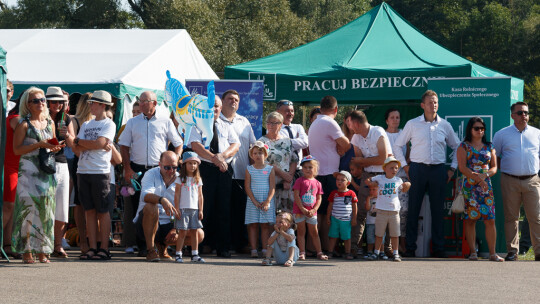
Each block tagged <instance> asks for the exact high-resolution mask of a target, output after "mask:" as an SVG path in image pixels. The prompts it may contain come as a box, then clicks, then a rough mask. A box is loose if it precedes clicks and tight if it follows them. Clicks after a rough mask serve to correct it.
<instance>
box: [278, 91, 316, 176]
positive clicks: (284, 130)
mask: <svg viewBox="0 0 540 304" xmlns="http://www.w3.org/2000/svg"><path fill="white" fill-rule="evenodd" d="M276 111H277V112H278V113H279V114H281V115H282V116H283V126H282V127H281V130H280V131H279V134H280V135H281V136H282V137H289V138H290V139H291V141H292V146H293V149H294V153H296V154H297V155H298V159H302V157H303V155H302V149H305V148H307V147H308V136H307V134H306V131H305V130H304V127H303V126H302V125H301V124H293V123H292V120H293V118H294V106H293V102H292V101H290V100H286V99H282V100H280V101H278V103H277V105H276ZM300 168H301V167H300V162H298V170H297V173H298V171H299V170H300Z"/></svg>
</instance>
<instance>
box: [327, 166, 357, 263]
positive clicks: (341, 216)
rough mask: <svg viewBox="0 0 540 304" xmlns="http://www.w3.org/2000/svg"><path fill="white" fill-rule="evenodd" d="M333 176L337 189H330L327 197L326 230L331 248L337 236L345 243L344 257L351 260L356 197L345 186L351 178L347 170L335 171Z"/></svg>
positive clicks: (334, 244)
mask: <svg viewBox="0 0 540 304" xmlns="http://www.w3.org/2000/svg"><path fill="white" fill-rule="evenodd" d="M334 178H335V179H336V185H337V190H334V191H332V192H331V193H330V196H329V197H328V212H327V213H326V214H327V216H326V221H327V223H328V224H330V231H329V232H328V236H329V237H330V248H332V249H333V248H334V247H335V246H336V242H337V239H338V238H340V239H342V240H343V242H344V245H345V254H346V255H345V258H346V259H347V260H352V259H353V258H354V256H353V255H352V254H351V227H352V226H356V213H357V210H358V208H357V206H356V203H358V198H357V197H356V193H354V191H352V190H349V189H348V188H347V187H348V186H349V185H350V183H351V180H352V176H351V174H350V173H349V172H347V171H339V172H335V173H334Z"/></svg>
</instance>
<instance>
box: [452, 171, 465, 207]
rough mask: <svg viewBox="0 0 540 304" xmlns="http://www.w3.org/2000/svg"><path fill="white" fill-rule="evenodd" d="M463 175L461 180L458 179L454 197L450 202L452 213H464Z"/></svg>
mask: <svg viewBox="0 0 540 304" xmlns="http://www.w3.org/2000/svg"><path fill="white" fill-rule="evenodd" d="M463 178H464V177H463V174H462V175H461V178H459V179H458V185H457V187H458V189H459V190H457V193H456V196H455V197H454V201H453V202H452V208H450V210H452V212H453V213H456V214H459V213H463V212H465V198H464V197H463Z"/></svg>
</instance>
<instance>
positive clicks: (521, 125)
mask: <svg viewBox="0 0 540 304" xmlns="http://www.w3.org/2000/svg"><path fill="white" fill-rule="evenodd" d="M510 110H511V112H512V119H513V120H514V124H513V125H511V126H509V127H506V128H504V129H501V130H500V131H498V132H497V133H495V136H494V137H493V147H494V148H495V151H497V156H498V157H499V168H500V170H501V172H502V174H501V191H502V196H503V203H504V204H503V206H504V232H505V236H506V249H507V251H508V254H507V255H506V258H505V260H506V261H517V259H518V249H519V235H518V224H519V210H520V207H521V204H522V203H523V208H524V209H525V214H526V215H527V219H528V221H529V230H530V235H531V241H532V245H533V249H534V255H535V260H536V261H540V178H539V177H538V171H539V170H540V165H539V162H540V161H539V156H540V130H538V129H537V128H535V127H532V126H529V125H528V122H529V106H528V105H527V104H526V103H524V102H516V103H515V104H513V105H512V107H511V108H510Z"/></svg>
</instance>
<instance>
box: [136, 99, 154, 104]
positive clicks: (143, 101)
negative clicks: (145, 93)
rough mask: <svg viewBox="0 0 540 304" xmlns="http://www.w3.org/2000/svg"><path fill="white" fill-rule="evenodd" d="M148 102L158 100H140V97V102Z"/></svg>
mask: <svg viewBox="0 0 540 304" xmlns="http://www.w3.org/2000/svg"><path fill="white" fill-rule="evenodd" d="M146 102H157V100H153V99H148V100H140V99H139V103H146Z"/></svg>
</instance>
